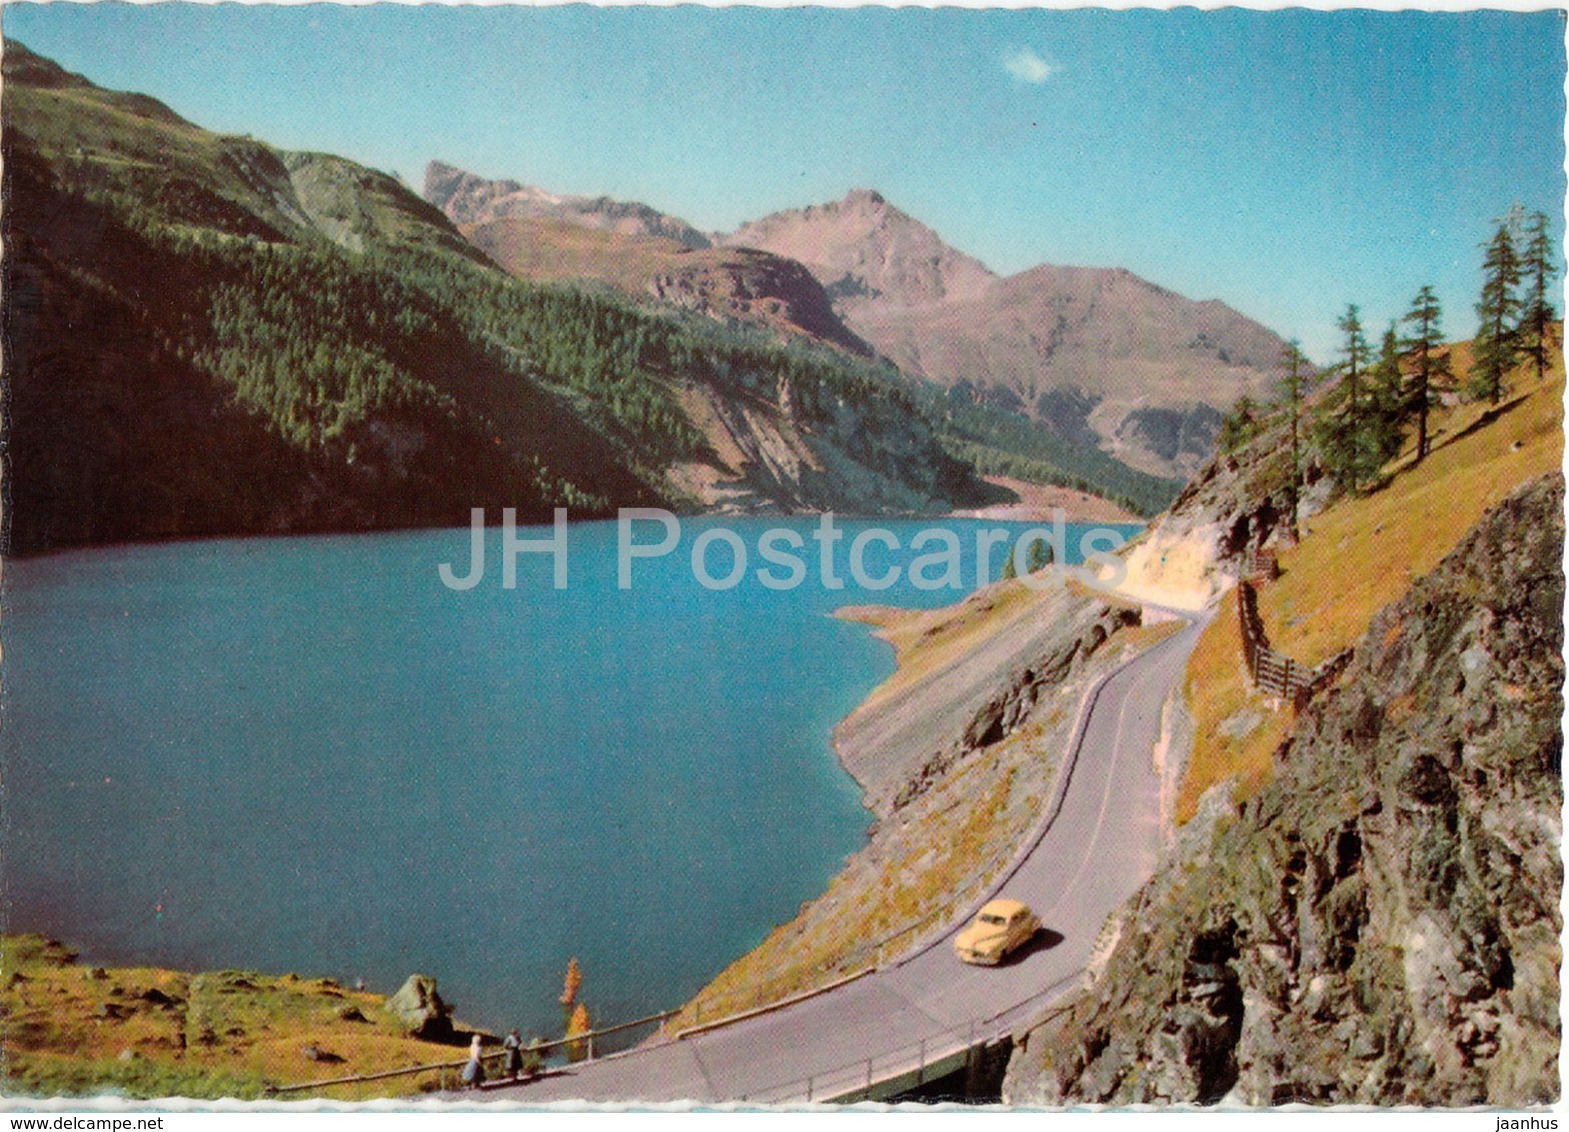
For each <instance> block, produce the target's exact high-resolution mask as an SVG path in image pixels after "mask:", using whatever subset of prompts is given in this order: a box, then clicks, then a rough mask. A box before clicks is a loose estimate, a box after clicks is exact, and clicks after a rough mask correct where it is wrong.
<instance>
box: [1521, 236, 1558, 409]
mask: <svg viewBox="0 0 1569 1132" xmlns="http://www.w3.org/2000/svg"><path fill="white" fill-rule="evenodd" d="M1548 224H1549V221H1548V219H1547V213H1545V212H1538V213H1536V214H1535V215H1534V216H1533V217H1532V218H1531V227H1530V228H1529V229H1527V231H1526V245H1525V248H1524V249H1523V250H1522V251H1521V253H1520V261H1521V267H1522V269H1523V271H1524V274H1525V282H1526V294H1525V301H1524V304H1523V307H1524V309H1523V310H1522V311H1521V312H1520V326H1519V328H1518V330H1519V335H1520V339H1521V346H1522V348H1523V350H1524V352H1525V354H1526V356H1527V357H1529V358H1530V359H1531V360H1532V361H1533V362H1534V363H1535V365H1536V379H1537V380H1538V381H1540V380H1541V379H1542V374H1543V373H1544V372H1545V371H1546V369H1547V328H1548V324H1549V323H1551V322H1552V321H1553V319H1554V318H1555V317H1556V316H1557V312H1556V311H1555V310H1554V309H1553V304H1552V303H1551V302H1550V301H1549V300H1548V297H1547V287H1548V284H1549V283H1551V282H1552V280H1553V278H1554V277H1555V276H1556V275H1557V274H1558V267H1557V260H1556V257H1555V256H1554V254H1553V240H1552V235H1551V234H1550V232H1549V231H1548Z"/></svg>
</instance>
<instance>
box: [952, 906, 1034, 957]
mask: <svg viewBox="0 0 1569 1132" xmlns="http://www.w3.org/2000/svg"><path fill="white" fill-rule="evenodd" d="M1040 928H1041V921H1040V918H1039V917H1038V916H1036V915H1035V913H1034V912H1032V911H1030V909H1029V906H1028V905H1027V904H1021V903H1019V901H1017V900H993V901H991V902H989V903H988V904H987V905H986V906H985V907H983V908H982V909H981V910H980V911H979V912H977V913H976V915H975V919H974V920H973V921H972V922H971V923H970V926H969V927H967V928H965V929H964V930H963V931H962V932H960V933H959V934H958V935H957V936H955V937H954V941H953V949H954V951H956V952H957V953H958V955H959V958H960V959H962V960H964V961H965V962H966V963H982V964H985V965H986V966H988V967H991V966H995V965H996V964H998V963H1001V962H1002V961H1003V960H1004V959H1006V958H1007V957H1008V953H1009V952H1011V951H1014V950H1015V949H1017V948H1019V947H1022V946H1023V945H1024V944H1025V943H1028V942H1029V941H1030V939H1031V938H1033V937H1034V935H1035V933H1036V932H1038V931H1040Z"/></svg>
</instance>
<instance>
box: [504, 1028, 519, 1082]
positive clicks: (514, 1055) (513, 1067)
mask: <svg viewBox="0 0 1569 1132" xmlns="http://www.w3.org/2000/svg"><path fill="white" fill-rule="evenodd" d="M501 1048H502V1049H504V1050H506V1051H507V1076H508V1077H511V1078H512V1079H513V1080H514V1081H517V1080H521V1079H522V1077H523V1038H522V1036H521V1035H519V1034H518V1032H517V1031H516V1030H512V1031H510V1032H509V1033H508V1034H507V1036H506V1037H504V1038H502V1039H501Z"/></svg>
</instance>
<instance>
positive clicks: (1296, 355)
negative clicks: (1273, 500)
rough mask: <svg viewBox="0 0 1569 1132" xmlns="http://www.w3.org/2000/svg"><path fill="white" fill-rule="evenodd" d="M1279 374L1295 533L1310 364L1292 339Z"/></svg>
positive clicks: (1300, 485)
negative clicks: (1288, 435)
mask: <svg viewBox="0 0 1569 1132" xmlns="http://www.w3.org/2000/svg"><path fill="white" fill-rule="evenodd" d="M1281 366H1282V368H1283V369H1284V371H1285V372H1284V373H1283V374H1282V375H1281V378H1280V383H1279V385H1278V386H1277V389H1278V391H1279V393H1280V404H1281V407H1282V408H1283V409H1284V410H1285V413H1286V419H1287V423H1288V425H1289V427H1290V429H1291V475H1290V477H1289V479H1288V481H1287V503H1288V505H1289V506H1290V508H1291V534H1292V535H1293V536H1295V535H1296V533H1297V504H1298V502H1299V501H1300V498H1301V490H1302V437H1301V432H1302V399H1303V395H1304V394H1305V393H1306V392H1307V383H1308V376H1309V374H1310V373H1311V372H1312V365H1311V363H1310V362H1309V361H1308V359H1307V355H1306V354H1304V353H1303V352H1302V344H1301V343H1300V342H1299V341H1298V340H1297V339H1295V338H1293V339H1292V340H1291V341H1290V342H1288V343H1287V344H1286V349H1285V351H1284V352H1283V353H1282V355H1281Z"/></svg>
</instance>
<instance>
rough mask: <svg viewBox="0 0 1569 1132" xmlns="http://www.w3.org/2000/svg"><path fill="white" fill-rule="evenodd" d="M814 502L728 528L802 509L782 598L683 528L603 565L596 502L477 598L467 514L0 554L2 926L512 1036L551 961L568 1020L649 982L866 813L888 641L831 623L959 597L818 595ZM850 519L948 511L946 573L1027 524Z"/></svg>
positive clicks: (549, 991)
mask: <svg viewBox="0 0 1569 1132" xmlns="http://www.w3.org/2000/svg"><path fill="white" fill-rule="evenodd" d="M814 524H815V520H806V519H800V520H780V519H772V520H737V521H729V522H726V523H725V524H724V525H725V526H726V527H728V528H730V529H732V530H735V531H736V532H737V533H738V534H739V535H740V536H741V538H742V539H743V542H744V544H745V545H746V547H747V548H748V550H749V552H750V553H751V558H752V562H751V566H752V567H753V568H754V569H755V568H756V567H757V566H758V565H761V564H762V563H759V562H758V560H757V553H756V547H757V538H758V536H759V535H760V534H761V533H762V532H763V531H765V530H767V529H768V528H770V527H780V526H790V527H793V528H794V529H795V530H797V531H799V532H800V533H801V534H802V535H803V536H804V537H805V539H806V551H805V552H803V557H805V558H807V561H808V565H809V566H810V567H811V569H810V571H809V573H808V578H807V581H806V582H805V583H804V584H802V585H800V586H798V587H797V588H795V589H790V590H772V589H769V588H766V587H764V586H763V585H761V584H759V583H758V582H757V580H756V577H755V574H753V573H751V572H750V571H749V573H748V575H747V577H746V579H745V580H744V581H743V582H742V583H741V584H739V585H738V586H736V587H735V588H734V589H730V590H725V591H714V590H710V589H706V588H704V587H703V586H701V585H699V584H698V583H697V581H696V580H695V579H694V575H693V572H692V568H691V564H690V561H689V559H688V554H687V552H688V550H689V548H690V546H691V543H692V541H693V537H694V536H695V534H696V533H697V532H698V531H700V530H703V529H706V528H707V527H711V526H715V525H717V524H716V523H715V522H713V521H708V522H704V523H698V522H689V523H687V524H686V528H685V531H684V537H683V539H682V543H681V546H680V548H679V549H678V550H677V551H676V553H674V554H671V555H669V556H667V557H663V558H658V559H649V560H639V561H637V562H636V563H635V564H634V565H635V574H634V577H633V586H632V588H631V589H627V590H621V589H618V588H617V586H616V568H615V567H616V564H615V557H616V527H615V524H613V523H591V524H581V525H574V526H572V527H571V529H570V534H569V548H570V556H569V563H570V575H569V585H568V587H567V588H566V589H563V590H557V589H554V588H552V585H551V579H552V574H551V567H552V562H551V560H550V559H549V558H548V557H547V556H544V555H538V554H525V555H523V556H522V557H521V558H520V560H519V564H518V578H517V585H516V588H515V589H510V590H509V589H504V588H503V587H502V585H501V576H500V569H499V553H498V552H497V549H496V547H497V545H498V542H499V538H500V532H499V531H496V530H492V531H490V532H489V549H490V559H489V563H488V568H487V574H486V576H485V578H484V580H483V581H482V582H481V583H480V584H479V585H477V586H476V587H475V588H473V589H471V590H468V591H466V592H455V591H453V590H450V589H448V588H447V587H445V586H444V585H443V584H442V583H441V581H440V580H439V577H438V572H437V566H438V564H439V563H443V562H447V563H451V564H452V566H453V569H454V570H455V571H456V572H457V573H458V574H460V575H461V574H463V573H465V572H466V571H467V569H468V563H469V532H468V531H467V530H440V531H417V532H397V533H388V534H374V535H351V536H327V537H310V538H288V539H233V540H213V541H202V542H187V543H177V544H162V545H146V546H128V547H116V548H111V549H102V550H91V551H79V552H70V553H63V554H56V555H51V556H47V557H42V558H36V559H26V560H22V561H18V562H11V563H7V567H6V578H5V582H6V594H5V598H6V610H5V623H4V628H5V634H4V636H5V670H4V676H5V684H6V699H5V703H4V728H3V731H0V741H3V744H4V753H5V766H4V772H5V773H4V781H5V787H4V789H5V794H4V804H5V812H6V816H7V823H8V824H7V828H6V832H5V844H4V848H5V884H6V896H7V901H8V905H9V907H8V910H7V925H6V926H7V928H8V929H9V930H13V931H42V932H45V933H48V934H50V935H54V936H56V937H58V938H61V939H64V940H67V941H69V942H71V943H73V944H75V945H76V946H78V947H80V948H82V949H83V953H84V959H87V960H91V961H94V962H99V963H153V964H159V965H167V966H177V967H186V968H193V969H211V968H218V967H239V968H249V969H254V970H262V971H270V972H282V971H290V970H292V971H298V972H300V973H301V974H305V975H330V976H334V977H337V978H340V979H343V980H353V979H355V978H358V977H363V978H365V979H366V980H367V981H368V983H369V984H370V986H371V987H372V989H376V990H382V991H391V990H393V989H395V988H396V987H397V985H398V984H399V983H401V982H402V980H403V979H404V977H405V976H407V975H408V974H410V973H411V972H415V971H419V972H423V973H426V974H431V975H434V976H436V977H437V979H438V980H439V983H440V987H441V991H442V994H443V996H444V997H446V998H447V999H448V1000H449V1001H452V1002H454V1003H455V1004H456V1006H457V1011H458V1014H459V1016H460V1017H462V1018H464V1019H466V1020H468V1021H471V1022H475V1023H478V1024H482V1025H486V1026H489V1027H508V1026H512V1025H517V1026H520V1027H522V1028H523V1029H524V1030H525V1032H529V1031H532V1032H536V1033H539V1034H547V1033H554V1032H558V1031H559V1028H560V1023H561V1019H560V1010H559V1007H558V1006H557V1005H556V1003H555V999H556V996H557V995H558V994H559V993H560V987H561V978H562V973H563V971H564V969H565V967H566V964H567V960H568V958H569V957H571V956H577V957H578V959H579V962H580V964H581V965H582V969H583V972H584V981H583V988H582V992H581V998H582V1000H583V1001H585V1002H587V1003H588V1005H589V1007H590V1009H591V1011H592V1012H593V1015H594V1017H595V1018H596V1019H598V1020H601V1021H605V1022H611V1021H618V1020H624V1019H628V1018H631V1017H636V1016H640V1015H643V1014H647V1013H651V1012H653V1011H656V1010H660V1009H665V1008H669V1007H673V1006H675V1005H678V1004H679V1003H680V1002H682V1001H683V1000H684V999H685V998H687V997H688V996H690V995H691V994H692V993H693V992H694V991H696V990H697V989H698V988H699V987H700V986H701V985H702V984H703V983H704V982H705V981H707V980H708V979H709V978H711V977H712V976H713V975H714V974H715V973H716V972H717V971H719V970H720V969H721V968H722V967H723V966H724V965H725V964H726V963H728V962H729V961H731V960H732V959H734V958H735V957H737V956H738V955H740V954H741V953H743V952H744V951H746V950H747V949H748V948H750V947H751V946H753V945H754V944H755V943H757V942H758V941H759V940H760V939H761V938H762V937H763V936H764V935H765V934H766V933H767V932H768V930H769V929H770V928H771V927H773V925H775V924H777V923H779V922H782V921H784V920H786V919H788V918H790V916H792V915H793V914H794V912H795V910H796V908H797V907H798V905H799V904H800V903H801V902H802V901H804V900H808V899H811V898H812V897H814V896H816V895H817V894H818V893H819V892H821V891H822V889H823V887H824V885H825V884H826V882H827V881H828V879H829V878H830V877H831V876H832V875H833V873H834V872H835V871H837V869H838V868H839V866H840V864H841V863H842V862H843V860H844V858H845V856H846V855H847V854H849V853H850V852H852V851H854V849H855V848H856V847H857V846H858V845H859V844H861V842H862V840H863V838H864V834H865V830H866V827H867V825H868V822H869V816H868V814H867V813H866V811H865V810H863V809H862V808H861V805H860V802H859V792H858V790H857V788H856V786H855V784H854V783H853V782H852V781H851V779H850V778H849V777H848V776H847V775H846V774H845V773H844V772H843V770H842V769H841V768H840V767H839V765H838V763H837V762H836V761H835V759H834V757H833V753H832V749H831V746H830V732H831V730H832V728H833V725H834V724H835V723H836V722H838V720H839V719H841V718H842V717H843V716H844V715H845V714H846V713H848V712H849V711H850V710H851V709H852V708H853V707H854V706H855V705H856V703H857V702H858V701H860V700H861V699H862V698H863V697H864V696H865V695H866V693H867V692H869V691H870V690H871V689H872V688H873V687H874V686H875V685H876V684H877V682H878V681H879V680H881V679H882V678H883V677H885V676H886V675H887V674H888V673H889V672H890V671H892V667H893V663H892V655H891V652H890V650H889V649H888V647H887V646H886V645H884V644H882V643H881V642H879V641H876V640H874V639H872V637H871V636H870V635H869V633H868V631H867V629H866V627H865V626H861V625H854V624H849V623H846V622H842V621H838V620H835V619H833V618H831V617H829V616H828V614H829V613H830V612H831V611H832V610H833V609H835V608H837V607H838V606H841V605H846V604H855V603H865V602H881V603H889V604H899V605H912V606H913V605H920V606H925V607H931V606H936V605H943V604H947V603H949V602H951V601H954V600H957V599H958V597H960V596H962V592H965V591H960V590H954V589H940V590H931V591H922V590H917V589H915V588H913V587H912V586H910V585H909V584H908V581H907V580H902V581H901V582H900V583H899V584H898V585H896V586H894V587H893V588H890V589H886V590H880V591H876V592H871V591H867V590H864V589H860V588H858V587H857V586H856V585H855V584H854V582H847V584H846V586H845V588H843V589H840V590H829V589H825V588H824V587H823V586H822V585H820V584H819V583H818V574H817V562H816V558H815V553H816V550H817V544H815V543H814V542H812V541H811V539H810V532H811V530H812V529H813V526H814ZM870 525H871V524H869V523H865V522H860V523H855V522H843V521H841V526H842V527H843V528H844V529H845V530H846V531H847V533H848V534H849V535H850V536H853V535H854V533H855V532H856V531H857V530H860V529H863V528H865V527H867V526H870ZM877 525H878V526H881V527H883V528H886V529H887V530H889V531H891V532H893V533H894V534H895V536H896V537H898V538H900V540H901V542H902V543H904V544H905V545H906V546H907V545H908V544H909V541H910V539H911V537H912V536H913V535H914V534H915V533H916V532H917V531H919V530H921V529H923V528H924V527H929V526H942V527H944V528H946V529H950V530H953V531H955V532H958V533H959V534H960V535H961V540H962V545H963V546H964V549H965V567H964V583H965V587H966V590H967V589H969V588H973V585H974V581H975V571H974V567H973V559H974V541H973V535H972V533H971V532H973V530H974V529H975V528H976V527H979V526H985V527H990V528H998V529H1010V530H1012V531H1015V532H1017V531H1019V530H1022V529H1023V527H1022V526H1021V525H1018V524H1003V523H977V522H974V521H969V520H941V521H928V522H924V523H921V522H913V521H899V522H882V523H879V524H877ZM1081 529H1083V528H1075V527H1070V528H1069V532H1070V539H1069V545H1070V548H1071V547H1073V546H1075V545H1076V543H1077V538H1078V531H1079V530H1081ZM1121 530H1122V532H1123V533H1124V534H1126V533H1129V532H1130V531H1131V528H1121ZM521 533H522V534H523V535H524V537H534V538H542V537H546V536H548V534H549V533H550V532H549V528H543V529H534V530H531V531H528V532H521ZM658 533H659V532H658V531H657V529H653V528H652V527H650V529H648V530H644V529H643V528H642V527H641V526H640V528H639V531H638V538H639V540H640V541H651V540H653V539H655V538H656V536H657V535H658ZM847 545H848V538H847V539H846V542H844V543H841V544H840V545H839V546H838V548H837V558H838V563H839V566H838V573H839V574H840V575H841V576H844V575H846V574H847V570H846V567H845V562H846V557H847V556H846V547H847ZM711 551H712V553H711V554H710V556H709V559H708V561H709V563H710V570H711V572H712V573H713V574H716V575H723V574H725V573H727V572H728V567H729V557H728V556H729V554H730V551H729V550H728V549H726V547H725V546H723V545H716V546H714V547H712V548H711ZM1001 555H1002V551H1001V549H1000V548H999V549H998V550H997V551H996V558H995V560H994V563H995V565H998V566H1000V564H1001ZM1075 557H1076V555H1075ZM911 558H912V555H911V554H910V553H908V552H905V553H901V554H890V553H889V552H887V551H878V552H875V553H871V554H869V555H868V557H867V572H868V573H871V574H874V575H875V574H877V573H879V572H880V571H881V570H882V569H883V568H884V565H885V564H886V563H888V562H897V563H906V564H907V563H908V562H909V561H910V560H911ZM786 572H787V571H784V570H776V571H775V573H776V574H777V575H783V574H784V573H786Z"/></svg>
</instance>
